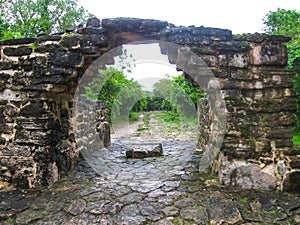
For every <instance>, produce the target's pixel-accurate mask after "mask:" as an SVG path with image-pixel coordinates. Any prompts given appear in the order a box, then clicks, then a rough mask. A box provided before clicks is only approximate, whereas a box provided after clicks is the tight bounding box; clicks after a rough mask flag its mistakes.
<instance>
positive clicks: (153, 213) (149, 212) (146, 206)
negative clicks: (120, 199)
mask: <svg viewBox="0 0 300 225" xmlns="http://www.w3.org/2000/svg"><path fill="white" fill-rule="evenodd" d="M138 207H139V210H140V213H141V214H142V215H143V216H146V217H147V218H149V219H151V220H154V221H156V220H159V219H161V218H162V217H163V215H162V213H161V211H160V210H159V209H157V208H156V207H154V206H153V205H152V204H151V203H149V202H140V203H139V204H138Z"/></svg>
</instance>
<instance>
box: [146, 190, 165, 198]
mask: <svg viewBox="0 0 300 225" xmlns="http://www.w3.org/2000/svg"><path fill="white" fill-rule="evenodd" d="M163 195H166V193H165V192H164V191H162V190H159V189H158V190H154V191H151V192H150V193H149V194H148V197H149V198H157V197H159V196H163Z"/></svg>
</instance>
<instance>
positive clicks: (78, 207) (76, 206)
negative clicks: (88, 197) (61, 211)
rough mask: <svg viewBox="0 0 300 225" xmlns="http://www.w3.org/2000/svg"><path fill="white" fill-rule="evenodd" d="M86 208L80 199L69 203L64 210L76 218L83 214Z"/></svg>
mask: <svg viewBox="0 0 300 225" xmlns="http://www.w3.org/2000/svg"><path fill="white" fill-rule="evenodd" d="M85 207H86V202H85V201H84V200H82V199H76V200H74V201H72V202H71V204H70V206H69V207H68V208H67V209H66V211H67V212H68V213H70V214H71V215H73V216H77V215H79V214H81V213H83V212H84V210H85Z"/></svg>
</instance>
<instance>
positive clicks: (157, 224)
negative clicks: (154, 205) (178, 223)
mask: <svg viewBox="0 0 300 225" xmlns="http://www.w3.org/2000/svg"><path fill="white" fill-rule="evenodd" d="M152 225H174V224H173V223H172V222H171V221H169V220H166V219H163V220H160V221H157V222H155V223H152Z"/></svg>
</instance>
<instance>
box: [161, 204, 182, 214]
mask: <svg viewBox="0 0 300 225" xmlns="http://www.w3.org/2000/svg"><path fill="white" fill-rule="evenodd" d="M162 211H163V212H164V214H165V215H166V216H177V215H178V214H179V210H178V208H176V207H174V206H168V207H166V208H164V209H162Z"/></svg>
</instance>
